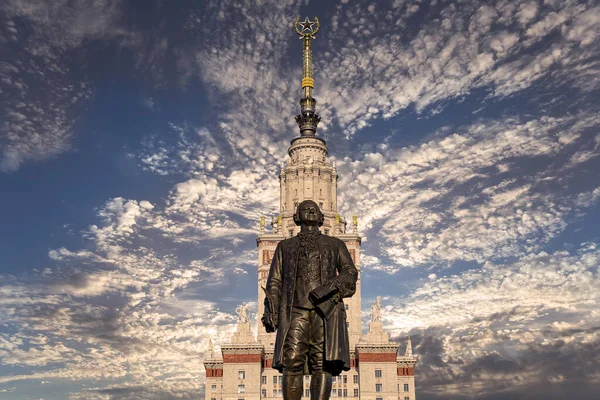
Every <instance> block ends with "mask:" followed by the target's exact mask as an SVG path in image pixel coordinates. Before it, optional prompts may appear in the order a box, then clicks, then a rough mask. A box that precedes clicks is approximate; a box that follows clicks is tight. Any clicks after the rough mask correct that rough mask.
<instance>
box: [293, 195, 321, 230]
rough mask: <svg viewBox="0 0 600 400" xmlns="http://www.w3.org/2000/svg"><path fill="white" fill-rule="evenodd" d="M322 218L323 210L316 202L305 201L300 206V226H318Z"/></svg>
mask: <svg viewBox="0 0 600 400" xmlns="http://www.w3.org/2000/svg"><path fill="white" fill-rule="evenodd" d="M320 218H321V210H319V206H318V205H317V203H315V202H314V201H303V202H302V203H301V204H300V206H298V219H299V220H300V224H304V225H318V224H319V220H320Z"/></svg>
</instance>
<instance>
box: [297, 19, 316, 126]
mask: <svg viewBox="0 0 600 400" xmlns="http://www.w3.org/2000/svg"><path fill="white" fill-rule="evenodd" d="M319 26H320V24H319V19H318V18H317V17H315V18H314V21H311V20H309V19H308V17H306V18H305V19H304V21H300V17H298V18H297V19H296V22H295V23H294V27H295V28H296V32H297V33H298V35H300V39H302V40H303V42H304V46H303V51H302V98H301V99H300V114H299V115H297V116H296V122H297V123H298V127H299V128H300V136H315V134H316V132H317V125H318V124H319V121H321V117H320V116H319V115H317V114H316V113H315V106H316V105H317V100H315V98H314V97H313V89H314V86H315V81H314V79H313V70H312V51H311V49H310V44H311V40H312V39H314V38H315V35H316V34H317V32H318V31H319Z"/></svg>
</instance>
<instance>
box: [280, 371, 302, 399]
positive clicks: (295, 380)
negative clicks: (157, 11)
mask: <svg viewBox="0 0 600 400" xmlns="http://www.w3.org/2000/svg"><path fill="white" fill-rule="evenodd" d="M302 390H303V386H302V374H300V375H289V374H286V373H285V372H284V373H283V398H284V399H285V400H300V399H301V398H302Z"/></svg>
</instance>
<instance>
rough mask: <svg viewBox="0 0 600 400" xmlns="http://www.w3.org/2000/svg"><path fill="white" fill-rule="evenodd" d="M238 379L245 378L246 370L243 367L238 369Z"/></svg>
mask: <svg viewBox="0 0 600 400" xmlns="http://www.w3.org/2000/svg"><path fill="white" fill-rule="evenodd" d="M238 379H246V371H244V370H243V369H240V370H239V371H238Z"/></svg>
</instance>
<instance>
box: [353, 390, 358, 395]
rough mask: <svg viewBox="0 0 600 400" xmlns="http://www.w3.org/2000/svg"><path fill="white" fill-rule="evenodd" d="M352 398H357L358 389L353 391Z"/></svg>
mask: <svg viewBox="0 0 600 400" xmlns="http://www.w3.org/2000/svg"><path fill="white" fill-rule="evenodd" d="M354 397H358V389H354Z"/></svg>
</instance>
